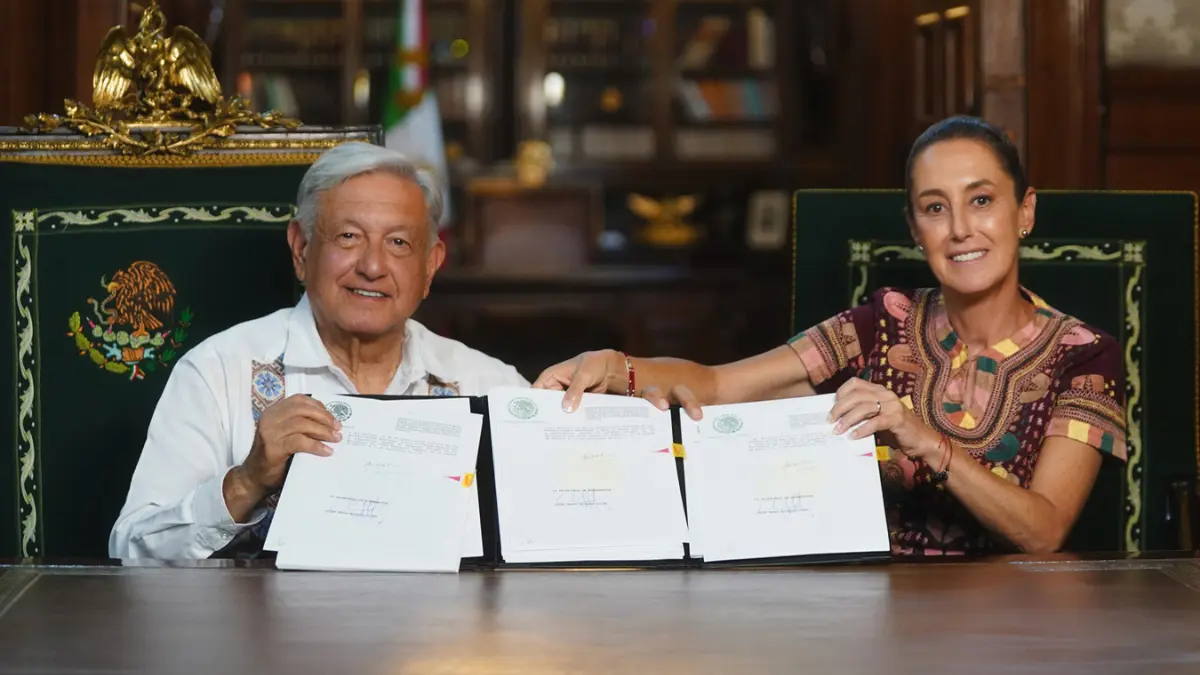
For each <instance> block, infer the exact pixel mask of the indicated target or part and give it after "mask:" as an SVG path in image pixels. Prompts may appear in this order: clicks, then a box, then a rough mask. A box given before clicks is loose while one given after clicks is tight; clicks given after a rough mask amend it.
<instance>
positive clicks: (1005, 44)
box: [979, 0, 1028, 161]
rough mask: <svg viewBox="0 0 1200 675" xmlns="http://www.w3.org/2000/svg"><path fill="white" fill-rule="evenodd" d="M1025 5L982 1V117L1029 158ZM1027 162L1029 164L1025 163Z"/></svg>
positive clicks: (1006, 0)
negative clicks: (1003, 129) (1002, 132)
mask: <svg viewBox="0 0 1200 675" xmlns="http://www.w3.org/2000/svg"><path fill="white" fill-rule="evenodd" d="M1025 2H1026V0H980V3H979V5H980V7H979V15H980V16H979V26H980V29H981V30H980V32H979V34H980V35H981V36H986V39H982V40H979V52H980V53H979V57H980V58H979V60H980V64H979V71H980V72H979V77H980V80H981V85H982V86H981V89H982V97H983V100H982V101H981V103H982V105H981V106H980V114H981V115H982V116H983V117H984V118H986V119H987V120H988V121H990V122H992V123H994V124H998V125H1000V126H1002V127H1004V128H1005V129H1007V130H1008V132H1009V134H1010V136H1011V137H1012V139H1013V143H1015V144H1016V146H1017V150H1019V151H1020V153H1021V157H1022V159H1026V158H1027V156H1028V155H1027V153H1026V148H1025V141H1026V136H1027V129H1026V126H1027V125H1026V113H1027V98H1026V92H1025V83H1026V80H1025V45H1026V39H1025ZM1026 161H1027V160H1026Z"/></svg>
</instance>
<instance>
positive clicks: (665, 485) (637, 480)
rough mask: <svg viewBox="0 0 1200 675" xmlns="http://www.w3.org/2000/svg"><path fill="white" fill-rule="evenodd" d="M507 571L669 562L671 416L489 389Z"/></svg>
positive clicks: (673, 484)
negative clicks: (519, 566)
mask: <svg viewBox="0 0 1200 675" xmlns="http://www.w3.org/2000/svg"><path fill="white" fill-rule="evenodd" d="M488 413H489V418H490V422H491V434H492V455H493V460H494V463H495V470H496V505H497V509H498V512H499V518H500V544H501V550H502V552H503V556H504V560H505V561H506V562H510V563H512V562H516V563H538V562H574V561H579V562H582V561H621V560H626V561H633V560H661V559H677V558H681V557H682V556H683V544H684V542H686V541H687V538H688V531H687V521H686V519H685V517H684V513H683V499H682V496H681V495H680V491H679V479H678V474H677V471H676V468H675V458H674V455H673V454H672V452H671V446H672V443H671V441H672V438H671V416H670V413H668V412H665V411H661V410H658V409H656V408H655V407H654V406H652V405H651V404H650V403H649V402H648V401H646V400H644V399H640V398H628V397H624V396H608V395H601V394H584V396H583V402H582V404H581V405H580V407H579V409H578V410H576V411H575V412H573V413H566V412H564V411H563V409H562V392H555V391H541V390H531V389H516V388H497V389H493V390H492V391H491V392H489V394H488Z"/></svg>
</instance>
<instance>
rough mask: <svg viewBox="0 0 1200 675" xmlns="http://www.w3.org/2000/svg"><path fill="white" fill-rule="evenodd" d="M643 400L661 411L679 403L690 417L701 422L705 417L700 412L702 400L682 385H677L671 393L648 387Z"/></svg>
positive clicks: (643, 392)
mask: <svg viewBox="0 0 1200 675" xmlns="http://www.w3.org/2000/svg"><path fill="white" fill-rule="evenodd" d="M642 398H644V399H646V400H647V401H650V402H651V403H653V404H654V407H655V408H658V409H659V410H667V409H669V408H670V407H671V404H672V403H678V404H679V406H680V407H681V408H683V411H684V412H686V413H687V414H688V417H691V418H692V419H694V420H696V421H697V422H699V421H700V419H701V418H703V417H704V413H703V412H702V411H701V410H700V406H701V405H703V404H702V403H701V402H700V399H699V398H697V397H696V395H695V394H693V393H692V390H691V389H688V388H687V387H685V386H684V385H682V384H677V385H675V386H674V387H671V391H669V392H666V393H663V390H662V389H660V388H658V387H646V389H645V390H644V391H642Z"/></svg>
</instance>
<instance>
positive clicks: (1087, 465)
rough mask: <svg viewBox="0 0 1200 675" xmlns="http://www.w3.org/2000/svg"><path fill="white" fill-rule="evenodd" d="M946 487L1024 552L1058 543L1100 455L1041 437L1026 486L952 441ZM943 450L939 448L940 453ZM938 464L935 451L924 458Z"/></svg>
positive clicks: (1081, 446) (1080, 506) (1069, 442)
mask: <svg viewBox="0 0 1200 675" xmlns="http://www.w3.org/2000/svg"><path fill="white" fill-rule="evenodd" d="M951 447H952V448H953V453H954V454H953V456H952V458H951V460H950V475H949V477H948V478H947V479H946V488H947V489H948V490H950V491H951V493H953V494H954V496H955V498H957V499H958V501H960V502H962V504H963V506H965V507H967V509H968V510H970V511H971V513H972V514H974V515H975V517H976V518H977V519H978V520H979V522H980V523H982V524H983V526H984V527H986V528H987V529H989V530H991V531H992V532H995V533H996V534H999V535H1000V536H1002V537H1004V538H1005V539H1006V540H1008V541H1009V542H1010V543H1011V544H1013V545H1014V546H1016V547H1017V548H1019V549H1020V550H1022V551H1025V552H1027V553H1050V552H1053V551H1057V550H1058V549H1059V548H1061V547H1062V544H1063V541H1064V540H1066V538H1067V535H1068V534H1070V533H1071V528H1072V527H1074V525H1075V520H1076V519H1077V518H1078V517H1079V512H1080V511H1082V510H1083V504H1084V502H1086V501H1087V497H1088V494H1090V493H1091V491H1092V485H1093V484H1094V483H1095V481H1096V475H1097V474H1098V473H1099V472H1100V462H1101V461H1102V458H1101V456H1100V453H1099V452H1097V451H1096V449H1095V448H1093V447H1091V446H1089V445H1087V444H1086V443H1081V442H1079V441H1076V440H1074V439H1071V438H1066V437H1064V436H1050V437H1048V438H1046V439H1045V440H1044V441H1043V442H1042V450H1041V455H1040V456H1039V457H1038V461H1037V466H1036V467H1034V470H1033V480H1032V481H1031V483H1030V485H1029V489H1028V490H1026V489H1024V488H1022V487H1020V486H1018V485H1015V484H1013V483H1010V482H1008V481H1006V480H1003V479H1001V478H999V477H997V476H996V475H995V474H993V473H992V472H991V471H989V470H987V469H986V468H984V466H983V465H981V464H979V463H978V462H976V461H975V460H974V459H973V458H972V457H971V456H970V454H968V453H967V451H966V450H963V449H962V448H960V447H957V446H955V445H954V444H951ZM944 452H945V450H942V453H944ZM926 461H927V462H929V463H930V464H931V465H932V466H933V467H934V468H941V466H942V463H941V462H942V460H941V458H940V457H938V456H937V455H932V456H929V457H927V458H926Z"/></svg>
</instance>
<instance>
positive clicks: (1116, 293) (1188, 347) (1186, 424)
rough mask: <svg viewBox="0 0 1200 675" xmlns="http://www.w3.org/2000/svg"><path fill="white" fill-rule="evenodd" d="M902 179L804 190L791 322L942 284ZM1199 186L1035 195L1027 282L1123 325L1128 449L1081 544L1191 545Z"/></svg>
mask: <svg viewBox="0 0 1200 675" xmlns="http://www.w3.org/2000/svg"><path fill="white" fill-rule="evenodd" d="M903 209H904V192H903V191H902V190H873V191H861V190H845V191H827V190H800V191H798V192H796V193H795V199H794V210H793V213H794V219H795V243H794V254H795V256H794V257H795V274H794V291H793V292H794V297H793V306H794V310H793V312H794V313H793V320H792V324H793V327H794V330H795V332H799V331H801V330H803V329H805V328H807V327H808V326H811V325H812V324H814V323H816V322H818V321H821V320H823V319H825V318H827V317H829V316H832V315H833V314H835V313H837V312H838V311H840V310H842V309H844V308H845V307H848V306H853V305H856V304H859V303H861V302H864V301H865V300H866V299H867V296H868V294H869V293H870V292H871V291H872V290H874V289H876V288H878V287H880V286H886V285H895V286H903V287H920V286H932V285H935V284H936V281H935V280H934V279H933V276H932V274H931V273H930V272H929V270H928V268H927V267H926V265H925V262H924V260H923V258H922V256H921V254H920V252H919V251H917V249H916V246H915V245H914V244H913V242H912V239H911V238H910V237H909V235H908V227H907V225H906V223H905V220H904V214H903ZM1196 214H1197V196H1196V195H1195V194H1192V193H1133V192H1058V191H1042V192H1040V193H1039V197H1038V209H1037V229H1036V230H1035V231H1034V233H1033V235H1032V236H1031V237H1030V238H1029V239H1027V240H1025V241H1024V242H1023V243H1022V247H1021V265H1022V267H1021V282H1022V284H1023V285H1024V286H1026V287H1027V288H1029V289H1030V290H1032V291H1034V292H1035V293H1037V294H1039V295H1040V296H1042V297H1043V298H1044V299H1045V300H1046V301H1047V302H1049V303H1050V304H1051V305H1053V306H1054V307H1056V308H1058V309H1060V310H1062V311H1064V312H1067V313H1069V314H1072V315H1074V316H1076V317H1079V318H1080V319H1082V320H1084V321H1087V322H1089V323H1091V324H1093V325H1095V326H1097V327H1099V328H1101V329H1103V330H1105V331H1107V332H1108V333H1110V334H1111V335H1113V336H1114V337H1116V338H1117V339H1118V340H1119V341H1120V343H1121V344H1122V346H1123V347H1124V353H1125V368H1126V373H1125V375H1126V380H1127V389H1126V397H1127V406H1126V410H1127V424H1128V442H1129V451H1130V458H1129V461H1128V463H1127V464H1126V465H1124V466H1120V465H1119V463H1117V462H1105V465H1104V467H1103V468H1102V470H1101V475H1100V477H1099V478H1098V481H1097V484H1096V486H1095V488H1094V490H1093V492H1092V494H1091V496H1090V498H1089V500H1088V502H1087V504H1086V506H1085V508H1084V511H1083V513H1082V514H1081V516H1080V519H1079V521H1078V523H1077V525H1076V527H1075V530H1074V531H1073V532H1072V534H1071V536H1070V537H1069V539H1068V542H1067V545H1066V548H1067V549H1069V550H1075V551H1129V552H1140V551H1152V550H1167V549H1180V548H1192V547H1193V546H1194V539H1192V537H1191V532H1190V531H1188V530H1187V527H1188V526H1189V525H1190V523H1189V519H1190V517H1191V516H1192V515H1193V514H1194V511H1192V510H1191V509H1190V508H1189V503H1190V501H1191V498H1190V497H1189V495H1195V493H1196V490H1195V486H1196V475H1197V467H1198V459H1200V457H1198V455H1197V448H1198V445H1200V427H1198V426H1197V412H1196V406H1197V401H1198V398H1200V371H1198V370H1197V350H1198V343H1197V315H1198V310H1197V290H1196V276H1195V275H1196V269H1197V267H1196V265H1197V258H1196V256H1197V253H1196V251H1197V248H1196V247H1197V216H1196Z"/></svg>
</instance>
